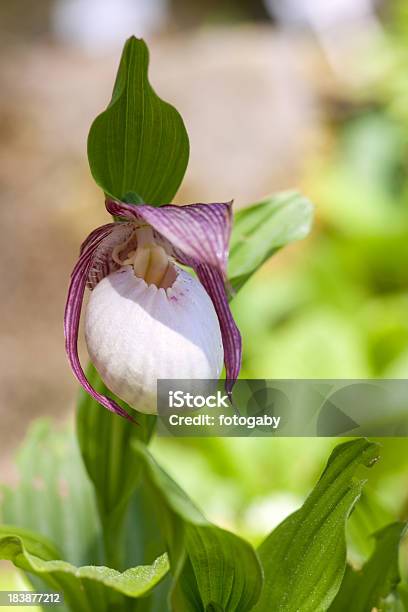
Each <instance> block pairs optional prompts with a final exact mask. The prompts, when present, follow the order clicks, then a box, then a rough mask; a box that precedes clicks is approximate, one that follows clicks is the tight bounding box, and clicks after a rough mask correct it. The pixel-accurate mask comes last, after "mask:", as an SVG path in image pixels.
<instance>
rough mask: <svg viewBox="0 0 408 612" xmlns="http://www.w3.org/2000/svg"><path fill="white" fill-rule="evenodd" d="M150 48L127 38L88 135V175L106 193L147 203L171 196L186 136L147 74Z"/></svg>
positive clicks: (182, 161)
mask: <svg viewBox="0 0 408 612" xmlns="http://www.w3.org/2000/svg"><path fill="white" fill-rule="evenodd" d="M148 64H149V52H148V49H147V46H146V44H145V42H144V41H143V40H138V39H137V38H135V37H134V36H132V37H131V38H129V40H128V41H127V42H126V44H125V47H124V50H123V54H122V58H121V61H120V65H119V70H118V74H117V77H116V82H115V86H114V89H113V94H112V99H111V102H110V104H109V106H108V108H107V109H106V110H105V111H104V112H103V113H101V114H100V115H98V117H97V118H96V119H95V121H94V122H93V124H92V126H91V129H90V132H89V137H88V159H89V165H90V168H91V172H92V175H93V177H94V179H95V181H96V182H97V183H98V185H99V186H100V187H101V188H102V189H103V190H104V192H105V193H106V194H109V195H110V196H112V197H114V198H118V199H123V198H124V197H125V195H126V194H128V193H129V192H133V193H134V194H138V196H139V197H140V198H141V199H142V200H143V201H144V202H147V203H148V204H156V205H158V204H165V203H169V202H171V200H172V199H173V197H174V195H175V194H176V192H177V189H178V188H179V186H180V183H181V181H182V179H183V176H184V173H185V170H186V167H187V163H188V156H189V142H188V136H187V132H186V129H185V127H184V123H183V120H182V118H181V116H180V115H179V113H178V112H177V111H176V109H175V108H173V107H172V106H171V105H170V104H167V102H164V101H163V100H161V99H160V98H159V97H158V96H157V94H156V93H155V92H154V90H153V89H152V87H151V85H150V83H149V80H148Z"/></svg>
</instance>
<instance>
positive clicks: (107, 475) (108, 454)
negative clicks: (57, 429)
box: [77, 364, 156, 568]
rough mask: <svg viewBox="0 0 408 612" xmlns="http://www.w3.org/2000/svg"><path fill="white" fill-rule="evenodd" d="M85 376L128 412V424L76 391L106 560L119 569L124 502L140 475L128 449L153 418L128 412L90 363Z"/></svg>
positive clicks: (146, 433) (147, 434) (79, 428)
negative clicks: (134, 422)
mask: <svg viewBox="0 0 408 612" xmlns="http://www.w3.org/2000/svg"><path fill="white" fill-rule="evenodd" d="M87 377H88V380H89V381H90V383H91V384H92V386H93V387H94V388H95V389H97V390H98V391H99V392H100V393H103V394H105V395H109V396H110V397H112V398H114V399H115V401H116V402H118V403H119V404H120V405H121V406H122V407H123V408H125V409H127V410H128V412H130V413H132V414H133V415H134V416H135V418H136V420H137V422H138V425H135V424H132V423H130V422H129V421H126V420H125V419H122V418H120V417H118V416H116V415H114V414H111V413H110V412H108V411H107V410H105V409H104V408H102V407H101V406H100V405H99V404H98V403H97V402H96V401H95V400H94V399H92V398H91V397H90V396H89V395H88V393H86V392H85V391H83V390H82V389H81V390H80V396H79V402H78V410H77V434H78V440H79V445H80V449H81V452H82V457H83V460H84V463H85V466H86V469H87V471H88V474H89V476H90V478H91V480H92V482H93V484H94V487H95V492H96V497H97V501H98V508H99V512H100V516H101V521H102V524H103V529H104V539H105V547H106V552H107V561H108V562H109V564H110V565H112V566H114V567H116V568H120V567H123V564H124V562H125V560H124V557H123V555H122V554H121V553H120V552H119V548H120V546H121V544H122V540H121V538H120V536H121V527H122V521H123V518H124V514H125V512H126V508H127V504H128V502H129V499H130V497H131V495H132V493H133V492H134V491H135V489H136V487H137V485H138V482H139V478H140V461H139V460H138V458H137V457H136V456H135V453H134V452H133V450H132V445H131V443H132V441H133V440H139V439H141V440H143V441H144V442H148V440H149V439H150V436H151V434H152V432H153V428H154V425H155V420H156V419H155V417H154V416H151V415H145V414H141V413H136V412H135V411H132V409H131V408H129V406H127V405H126V404H125V403H124V402H122V401H121V400H119V399H118V398H117V397H115V396H114V395H113V394H112V393H111V392H110V391H109V390H108V389H107V387H105V385H104V384H103V382H102V381H101V379H100V377H99V375H98V373H97V372H96V370H95V368H94V367H93V365H92V364H90V365H89V367H88V369H87Z"/></svg>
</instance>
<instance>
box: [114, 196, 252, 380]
mask: <svg viewBox="0 0 408 612" xmlns="http://www.w3.org/2000/svg"><path fill="white" fill-rule="evenodd" d="M231 207H232V203H231V202H228V203H214V204H189V205H187V206H173V205H167V206H160V207H154V206H149V205H147V204H143V205H136V206H135V205H132V204H126V203H124V202H118V201H116V200H107V201H106V208H107V210H108V212H110V213H111V214H112V215H115V216H118V217H122V218H125V219H128V220H135V221H139V222H140V221H142V222H145V223H148V224H149V225H151V226H152V227H153V228H154V230H155V231H156V232H158V234H159V235H160V236H161V237H162V238H163V239H164V240H165V241H166V242H167V244H168V245H170V247H171V251H172V254H173V255H174V257H175V258H176V259H177V260H178V261H179V262H180V263H181V264H184V265H187V266H190V267H191V268H193V269H194V270H195V271H196V273H197V275H198V277H199V279H200V281H201V283H202V284H203V285H204V287H205V289H206V291H207V293H208V295H209V296H210V298H211V300H212V302H213V304H214V307H215V310H216V312H217V316H218V320H219V323H220V328H221V334H222V340H223V345H224V359H225V369H226V373H227V382H226V388H227V391H229V392H230V391H231V390H232V387H233V384H234V382H235V380H236V379H237V377H238V374H239V370H240V368H241V357H242V340H241V334H240V333H239V330H238V328H237V326H236V324H235V321H234V319H233V317H232V314H231V310H230V307H229V304H228V299H227V295H226V290H225V279H226V267H227V259H228V245H229V239H230V234H231V228H232V211H231Z"/></svg>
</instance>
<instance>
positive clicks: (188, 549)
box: [133, 443, 262, 612]
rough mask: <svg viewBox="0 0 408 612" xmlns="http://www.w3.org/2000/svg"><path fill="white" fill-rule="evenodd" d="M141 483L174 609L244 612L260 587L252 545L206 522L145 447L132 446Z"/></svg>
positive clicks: (186, 611) (248, 608)
mask: <svg viewBox="0 0 408 612" xmlns="http://www.w3.org/2000/svg"><path fill="white" fill-rule="evenodd" d="M133 447H134V449H135V451H136V453H137V455H138V457H139V458H140V460H141V461H142V462H143V465H144V470H145V483H146V485H147V486H148V487H149V489H150V491H151V495H152V503H153V505H154V507H155V509H156V511H157V512H158V514H159V516H160V524H161V527H162V529H163V533H164V536H165V538H166V541H167V546H168V552H169V557H170V563H171V568H172V573H173V576H174V580H175V585H174V588H173V595H172V599H173V605H174V609H175V610H183V612H190V611H191V612H193V611H196V610H206V611H210V610H213V611H214V612H215V611H217V612H218V611H219V610H222V611H224V612H239V611H241V612H247V611H249V610H251V609H252V607H253V606H254V604H255V603H256V601H257V599H258V597H259V594H260V591H261V587H262V570H261V567H260V565H259V561H258V558H257V556H256V553H255V551H254V550H253V548H252V546H251V545H250V544H249V543H247V542H245V541H244V540H242V539H241V538H239V537H238V536H236V535H234V534H232V533H230V532H228V531H225V530H224V529H220V528H219V527H216V526H215V525H212V524H211V523H209V522H208V521H207V520H206V519H205V517H204V516H203V515H202V513H201V512H200V510H198V508H197V507H196V506H195V505H194V504H193V503H192V502H191V500H190V499H189V498H188V497H187V495H186V494H185V493H184V492H183V491H182V490H181V489H180V487H179V486H178V485H177V484H176V483H175V482H174V481H173V480H172V479H171V478H170V477H169V476H168V475H167V474H166V473H165V472H164V471H163V470H162V469H161V468H160V467H159V466H158V465H157V463H156V462H155V461H154V459H153V458H152V456H151V455H150V453H149V452H148V450H147V448H146V447H145V446H144V445H142V444H140V443H134V444H133Z"/></svg>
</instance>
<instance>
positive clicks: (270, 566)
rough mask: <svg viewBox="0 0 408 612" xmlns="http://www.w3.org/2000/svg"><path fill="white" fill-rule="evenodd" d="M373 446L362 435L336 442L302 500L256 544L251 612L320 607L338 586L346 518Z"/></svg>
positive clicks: (305, 611) (309, 611)
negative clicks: (260, 574)
mask: <svg viewBox="0 0 408 612" xmlns="http://www.w3.org/2000/svg"><path fill="white" fill-rule="evenodd" d="M377 458H378V448H377V445H376V444H374V443H370V442H368V441H367V440H364V439H358V440H353V441H351V442H346V443H344V444H340V445H339V446H337V447H336V448H335V449H334V451H333V453H332V454H331V456H330V458H329V461H328V463H327V466H326V468H325V470H324V472H323V474H322V476H321V477H320V480H319V481H318V483H317V484H316V486H315V488H314V489H313V491H312V493H311V494H310V495H309V497H308V498H307V499H306V501H305V503H304V504H303V506H302V507H301V508H300V509H299V510H298V511H297V512H295V513H294V514H291V515H290V516H289V517H288V518H287V519H286V520H285V521H283V523H281V524H280V525H279V526H278V527H277V528H276V529H275V530H274V531H273V532H272V533H271V534H270V535H269V536H268V537H267V538H266V540H265V541H264V542H263V543H262V544H261V546H260V547H259V550H258V552H259V556H260V559H261V562H262V565H263V569H264V575H265V585H264V589H263V591H262V595H261V598H260V601H259V602H258V605H257V606H256V608H255V610H256V611H257V612H269V611H270V610H271V609H273V610H274V611H276V612H294V611H296V610H302V612H320V611H321V612H323V611H325V610H327V608H328V607H329V605H330V604H331V602H332V600H333V599H334V597H335V596H336V594H337V591H338V589H339V587H340V584H341V581H342V578H343V574H344V571H345V565H346V539H345V524H346V520H347V518H348V516H349V514H350V512H351V510H352V508H353V506H354V504H355V503H356V501H357V500H358V498H359V496H360V492H361V488H362V485H363V481H362V480H359V479H357V478H356V474H357V472H358V470H359V468H360V466H371V465H372V464H373V463H374V462H375V461H376V460H377Z"/></svg>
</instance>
